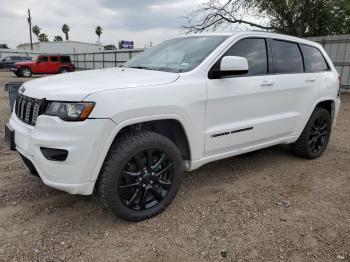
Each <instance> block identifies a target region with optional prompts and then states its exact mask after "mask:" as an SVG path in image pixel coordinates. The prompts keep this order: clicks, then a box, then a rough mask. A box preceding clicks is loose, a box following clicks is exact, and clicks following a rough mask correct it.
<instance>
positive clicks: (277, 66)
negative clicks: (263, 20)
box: [273, 40, 304, 74]
mask: <svg viewBox="0 0 350 262" xmlns="http://www.w3.org/2000/svg"><path fill="white" fill-rule="evenodd" d="M273 61H274V72H275V73H280V74H287V73H303V72H304V64H303V57H302V55H301V52H300V49H299V47H298V44H296V43H291V42H286V41H280V40H273Z"/></svg>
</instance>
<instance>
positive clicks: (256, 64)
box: [225, 38, 268, 75]
mask: <svg viewBox="0 0 350 262" xmlns="http://www.w3.org/2000/svg"><path fill="white" fill-rule="evenodd" d="M225 56H242V57H245V58H246V59H247V60H248V64H249V72H248V74H247V75H263V74H267V72H268V65H267V64H268V63H267V51H266V41H265V39H263V38H247V39H244V40H241V41H239V42H238V43H236V44H234V45H233V46H232V47H231V49H229V50H228V51H227V52H226V54H225Z"/></svg>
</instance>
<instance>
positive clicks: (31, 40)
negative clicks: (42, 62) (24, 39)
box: [28, 9, 33, 50]
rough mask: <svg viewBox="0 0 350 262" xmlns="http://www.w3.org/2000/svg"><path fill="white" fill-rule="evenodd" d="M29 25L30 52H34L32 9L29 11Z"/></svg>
mask: <svg viewBox="0 0 350 262" xmlns="http://www.w3.org/2000/svg"><path fill="white" fill-rule="evenodd" d="M28 24H29V36H30V50H33V39H32V17H31V16H30V9H28Z"/></svg>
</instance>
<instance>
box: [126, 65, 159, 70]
mask: <svg viewBox="0 0 350 262" xmlns="http://www.w3.org/2000/svg"><path fill="white" fill-rule="evenodd" d="M129 68H135V69H144V70H154V69H152V68H149V67H146V66H130V67H129Z"/></svg>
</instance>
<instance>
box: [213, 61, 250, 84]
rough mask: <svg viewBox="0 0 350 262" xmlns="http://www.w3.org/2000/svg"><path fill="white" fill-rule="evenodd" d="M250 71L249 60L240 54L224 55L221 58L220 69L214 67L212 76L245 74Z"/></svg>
mask: <svg viewBox="0 0 350 262" xmlns="http://www.w3.org/2000/svg"><path fill="white" fill-rule="evenodd" d="M248 72H249V65H248V60H247V59H246V58H245V57H240V56H224V57H223V58H222V59H221V63H220V69H214V70H212V72H211V76H210V78H213V79H215V78H220V77H223V76H232V75H244V74H247V73H248Z"/></svg>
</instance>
